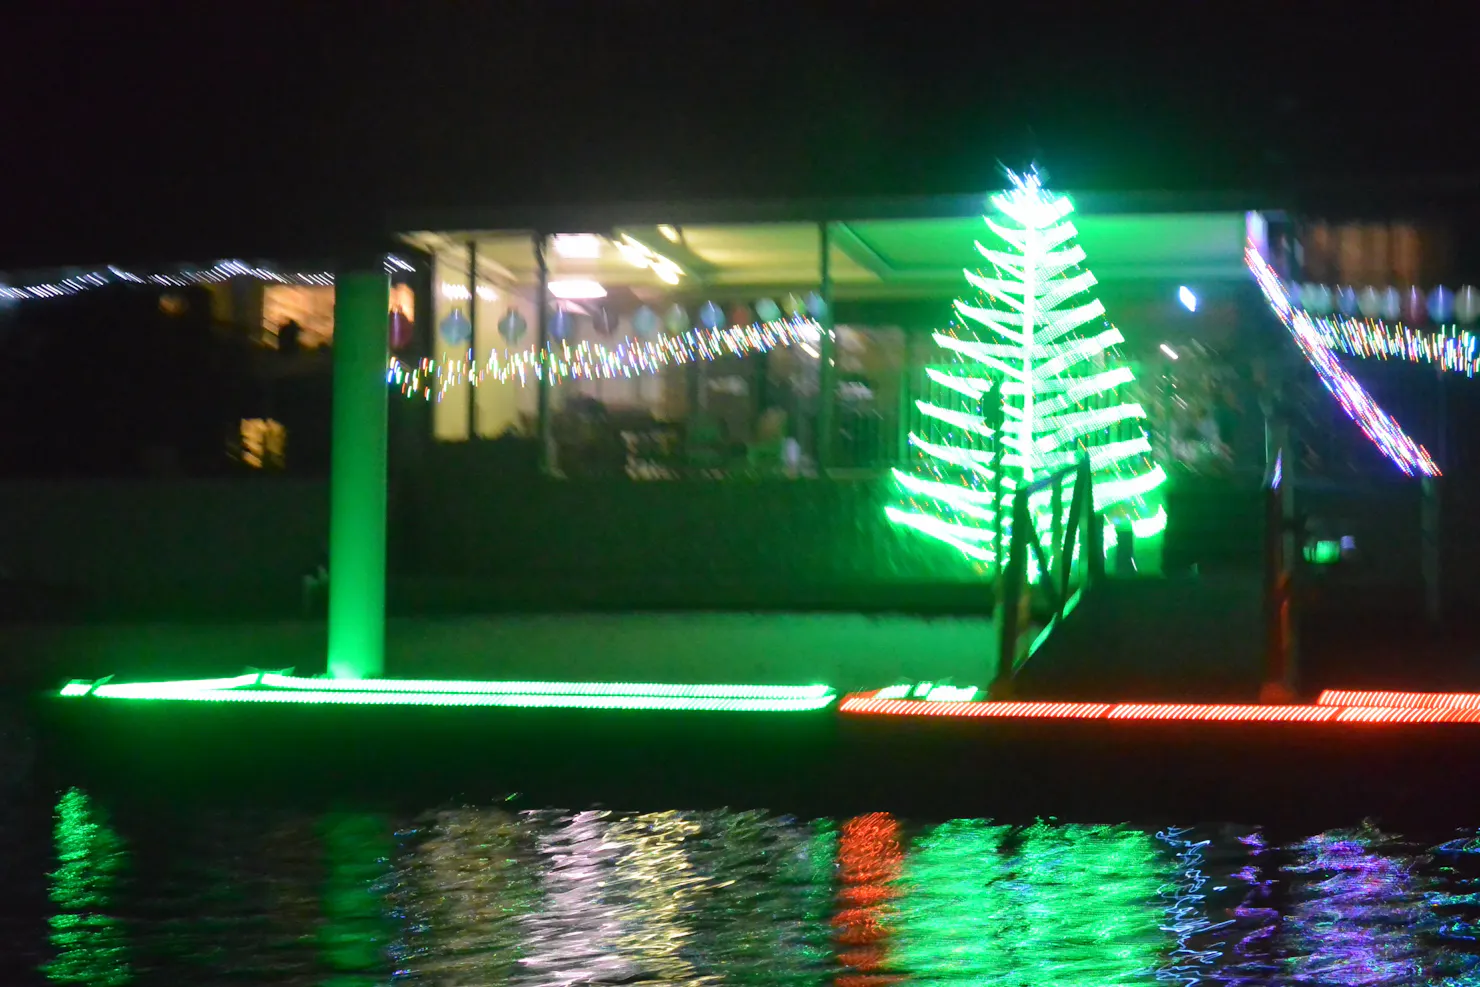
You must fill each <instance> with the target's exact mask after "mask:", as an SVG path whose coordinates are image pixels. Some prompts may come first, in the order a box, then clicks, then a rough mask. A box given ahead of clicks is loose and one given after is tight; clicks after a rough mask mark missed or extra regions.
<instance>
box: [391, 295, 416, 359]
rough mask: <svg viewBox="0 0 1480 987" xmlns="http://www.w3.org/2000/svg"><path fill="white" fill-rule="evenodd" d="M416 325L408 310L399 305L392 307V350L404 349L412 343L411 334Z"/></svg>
mask: <svg viewBox="0 0 1480 987" xmlns="http://www.w3.org/2000/svg"><path fill="white" fill-rule="evenodd" d="M415 329H416V326H415V324H413V323H412V321H411V317H410V316H409V315H407V314H406V310H405V309H403V308H401V307H400V306H399V305H398V306H396V307H395V308H393V309H391V326H390V343H391V349H392V350H397V351H398V350H404V349H405V348H406V347H408V346H410V345H411V336H412V333H413V332H414V331H415Z"/></svg>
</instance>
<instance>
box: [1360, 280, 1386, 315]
mask: <svg viewBox="0 0 1480 987" xmlns="http://www.w3.org/2000/svg"><path fill="white" fill-rule="evenodd" d="M1357 311H1359V312H1361V313H1362V314H1363V315H1365V316H1366V317H1367V318H1369V319H1375V318H1377V317H1378V316H1379V315H1381V314H1382V295H1381V294H1379V293H1378V291H1377V289H1376V288H1374V287H1372V286H1371V285H1370V284H1369V285H1368V286H1367V287H1365V288H1363V289H1362V290H1361V291H1359V292H1357Z"/></svg>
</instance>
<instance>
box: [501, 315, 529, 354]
mask: <svg viewBox="0 0 1480 987" xmlns="http://www.w3.org/2000/svg"><path fill="white" fill-rule="evenodd" d="M528 328H529V323H528V321H526V320H525V318H524V313H522V312H520V311H519V310H518V309H517V308H511V309H509V310H508V311H507V312H505V313H504V315H503V318H501V319H499V320H498V334H499V335H500V336H502V337H504V342H505V343H508V344H509V345H510V346H515V345H517V344H518V343H519V340H521V339H523V338H524V330H525V329H528Z"/></svg>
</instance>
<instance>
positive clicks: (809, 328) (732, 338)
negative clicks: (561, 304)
mask: <svg viewBox="0 0 1480 987" xmlns="http://www.w3.org/2000/svg"><path fill="white" fill-rule="evenodd" d="M821 336H822V326H821V324H820V323H818V322H817V321H815V320H813V319H810V318H804V317H794V318H789V319H778V320H775V321H771V322H755V323H752V324H751V325H745V326H730V327H728V328H715V329H698V328H695V329H690V330H689V331H688V332H683V333H677V334H675V335H672V336H660V337H658V338H656V339H647V340H644V339H638V338H636V337H629V338H627V339H625V340H622V341H621V342H619V343H617V344H615V345H614V346H607V345H605V344H603V343H596V342H590V341H587V340H582V341H580V342H577V343H569V342H564V341H562V342H556V343H552V344H551V345H550V346H548V347H546V348H545V349H543V350H537V349H536V348H535V347H527V348H525V349H522V350H514V351H512V352H511V351H509V350H495V351H494V352H492V353H490V354H489V355H488V358H487V359H485V360H481V361H475V360H471V359H453V360H446V361H437V360H433V359H430V358H427V359H422V360H419V361H416V362H415V363H406V362H403V361H401V360H400V359H398V358H396V357H394V356H392V357H391V358H390V363H389V366H388V367H387V370H386V382H387V383H388V384H391V385H394V386H395V387H397V388H398V389H399V390H400V392H401V394H402V395H404V396H405V397H408V398H415V397H420V398H424V399H426V400H429V401H431V400H437V401H440V400H441V399H442V398H443V397H444V396H445V395H446V394H447V392H448V391H449V390H450V389H451V388H453V387H455V386H459V385H461V384H463V383H467V384H471V385H473V386H475V387H476V386H478V385H480V384H491V383H504V382H507V381H517V382H518V383H519V384H520V385H527V384H529V383H530V382H532V381H533V382H538V381H541V380H543V379H545V377H546V376H548V378H549V380H550V382H551V383H558V382H560V381H562V380H618V379H623V378H632V377H641V376H645V375H648V374H655V373H658V372H659V371H661V370H663V369H664V368H665V367H671V366H678V365H682V364H686V363H695V362H698V361H701V360H714V359H716V358H718V357H722V356H747V355H750V354H755V353H767V352H770V351H771V350H773V349H777V348H780V347H784V346H791V345H793V344H798V345H801V346H804V347H805V346H810V345H811V344H813V343H815V342H817V341H818V340H819V339H820V338H821Z"/></svg>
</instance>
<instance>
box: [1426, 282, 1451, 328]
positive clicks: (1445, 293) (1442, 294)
mask: <svg viewBox="0 0 1480 987" xmlns="http://www.w3.org/2000/svg"><path fill="white" fill-rule="evenodd" d="M1453 317H1454V292H1452V291H1450V290H1449V289H1448V288H1446V287H1444V286H1443V285H1442V284H1441V285H1439V287H1437V288H1435V289H1434V290H1433V291H1431V292H1429V318H1431V319H1433V320H1434V321H1435V322H1437V323H1444V322H1448V321H1449V320H1450V319H1452V318H1453Z"/></svg>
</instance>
